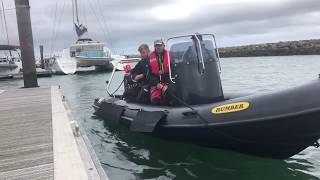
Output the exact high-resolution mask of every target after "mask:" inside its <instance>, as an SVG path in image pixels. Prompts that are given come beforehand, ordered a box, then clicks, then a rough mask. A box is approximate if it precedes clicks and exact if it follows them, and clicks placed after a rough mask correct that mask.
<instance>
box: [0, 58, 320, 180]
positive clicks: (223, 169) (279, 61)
mask: <svg viewBox="0 0 320 180" xmlns="http://www.w3.org/2000/svg"><path fill="white" fill-rule="evenodd" d="M221 66H222V74H221V75H222V84H223V89H224V92H225V93H243V94H254V93H268V92H272V91H276V90H281V89H285V88H290V87H294V86H297V85H300V84H304V83H307V82H309V81H311V80H314V79H317V78H318V76H319V75H318V74H319V73H320V56H280V57H243V58H223V59H222V60H221ZM109 77H110V73H97V72H80V73H78V74H75V75H68V76H53V77H52V78H41V79H39V85H40V86H50V85H61V86H62V88H63V90H64V93H65V95H66V97H67V100H68V101H69V103H70V105H71V108H72V111H73V113H74V115H75V117H76V118H77V119H78V120H79V121H80V122H81V124H82V126H83V127H84V128H85V130H86V132H87V134H88V136H89V139H90V140H91V143H92V145H93V146H94V149H95V151H96V153H97V155H98V157H99V158H100V161H101V162H102V164H103V167H104V169H105V171H106V172H107V174H108V176H109V179H117V180H121V179H124V180H127V179H218V180H220V179H228V180H233V179H235V180H242V179H243V180H250V179H252V180H256V179H261V180H263V179H281V180H295V179H296V180H304V179H305V180H307V179H308V180H310V179H320V149H317V148H314V147H310V148H308V149H306V150H304V151H303V152H301V153H300V154H298V155H296V156H293V157H292V158H290V159H287V160H274V159H267V158H259V157H253V156H247V155H243V154H239V153H235V152H231V151H226V150H219V149H212V148H206V147H201V146H197V145H193V144H185V143H177V142H169V141H165V140H162V139H158V138H155V137H151V136H147V135H143V134H139V133H133V132H130V131H129V130H128V129H126V128H124V127H119V126H112V125H109V124H105V125H104V123H103V121H102V120H101V119H99V118H98V117H95V116H94V115H93V112H94V111H93V108H92V104H93V100H94V98H96V97H98V96H106V83H105V82H106V80H107V79H108V78H109ZM122 77H123V73H122V72H117V74H116V79H117V83H120V82H121V80H122ZM117 83H115V84H113V87H114V89H116V87H117V86H118V85H119V84H117ZM191 84H192V82H190V85H191ZM22 86H23V81H22V80H10V81H0V89H10V88H12V87H22ZM119 93H121V91H119ZM319 93H320V92H319ZM314 98H320V96H319V97H314ZM275 103H281V102H275ZM296 103H299V102H296Z"/></svg>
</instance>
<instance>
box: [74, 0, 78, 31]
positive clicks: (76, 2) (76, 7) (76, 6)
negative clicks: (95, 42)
mask: <svg viewBox="0 0 320 180" xmlns="http://www.w3.org/2000/svg"><path fill="white" fill-rule="evenodd" d="M74 5H75V10H76V18H77V23H78V25H79V14H78V0H74Z"/></svg>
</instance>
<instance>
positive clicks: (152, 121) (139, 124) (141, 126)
mask: <svg viewBox="0 0 320 180" xmlns="http://www.w3.org/2000/svg"><path fill="white" fill-rule="evenodd" d="M165 116H166V113H165V112H163V111H153V112H150V111H138V113H137V116H136V117H135V119H134V120H133V121H132V122H131V125H130V130H131V131H134V132H153V130H154V128H155V127H156V126H157V124H158V123H159V121H160V120H161V119H162V118H164V117H165Z"/></svg>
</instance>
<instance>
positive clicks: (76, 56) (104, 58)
mask: <svg viewBox="0 0 320 180" xmlns="http://www.w3.org/2000/svg"><path fill="white" fill-rule="evenodd" d="M72 10H73V23H74V27H75V31H76V34H77V38H78V40H77V41H76V43H75V44H73V45H71V46H70V47H69V48H65V49H64V50H63V53H62V56H60V57H56V58H55V60H54V62H55V64H54V66H53V67H54V69H55V71H56V73H58V74H74V73H75V72H76V71H77V69H79V68H82V67H91V66H95V67H96V68H98V69H102V70H112V68H113V66H112V64H111V63H110V61H111V60H113V59H112V58H111V56H110V55H111V53H110V51H106V49H108V48H107V47H106V45H105V44H104V43H101V42H98V41H94V40H92V39H91V38H85V37H83V36H84V35H85V34H87V32H88V28H87V27H86V26H84V25H83V24H81V23H80V21H79V15H78V1H77V0H72Z"/></svg>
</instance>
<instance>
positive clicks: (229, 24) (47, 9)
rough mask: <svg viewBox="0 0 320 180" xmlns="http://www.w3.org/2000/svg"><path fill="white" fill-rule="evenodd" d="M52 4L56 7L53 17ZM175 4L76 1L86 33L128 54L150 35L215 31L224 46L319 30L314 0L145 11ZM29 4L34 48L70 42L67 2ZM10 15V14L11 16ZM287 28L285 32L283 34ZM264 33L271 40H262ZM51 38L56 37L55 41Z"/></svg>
mask: <svg viewBox="0 0 320 180" xmlns="http://www.w3.org/2000/svg"><path fill="white" fill-rule="evenodd" d="M9 1H10V0H5V2H7V3H6V4H9V6H12V3H11V4H10V3H8V2H9ZM56 2H58V9H57V16H56V17H57V18H56V21H54V12H55V6H56ZM174 2H175V1H172V0H163V1H150V0H139V1H132V0H91V1H85V0H79V5H80V8H79V10H80V12H81V13H80V19H81V21H82V23H84V24H86V25H87V26H88V28H89V35H90V37H92V38H93V39H95V40H100V41H103V42H107V44H109V45H110V46H111V47H112V48H113V49H114V50H116V51H118V52H129V53H132V52H136V47H137V46H138V44H139V43H142V42H148V43H151V42H152V40H153V39H155V38H159V37H163V38H168V37H170V36H172V35H181V34H188V33H193V32H209V33H216V34H217V35H218V39H219V41H220V42H221V44H223V45H224V46H233V45H236V44H243V43H246V42H250V43H257V42H261V41H268V40H270V41H280V40H290V39H291V40H294V39H304V38H308V37H319V36H320V34H319V33H317V31H314V29H318V23H317V20H318V19H319V15H318V16H312V14H315V13H318V14H320V9H319V7H320V1H319V0H304V1H301V0H284V1H279V2H274V1H271V2H268V1H255V2H250V1H248V2H246V3H234V4H222V3H220V4H218V5H215V6H213V5H210V6H206V7H203V8H202V9H199V10H198V11H196V12H194V13H192V14H191V15H190V16H189V17H187V18H185V19H179V20H158V19H156V18H155V17H153V16H151V15H150V14H149V11H150V10H151V9H152V8H154V7H158V6H161V5H170V4H172V3H174ZM30 3H31V14H32V22H33V32H34V39H35V44H36V46H38V45H39V44H44V45H45V46H46V47H48V49H50V48H49V47H52V46H54V47H55V48H53V49H54V50H55V51H57V50H59V49H60V50H61V49H62V48H63V47H65V46H68V44H71V43H72V42H74V41H75V38H76V37H75V33H74V32H73V24H72V8H71V1H70V2H69V0H68V1H66V0H55V1H45V2H44V1H43V0H31V1H30ZM63 4H64V6H63ZM163 13H166V12H163ZM317 17H318V18H317ZM10 19H11V20H12V19H14V17H12V16H10ZM12 21H14V20H12ZM54 23H55V26H54ZM13 24H15V23H13ZM301 27H303V28H304V29H305V32H303V31H302V30H301ZM15 31H16V25H11V26H10V32H15ZM286 31H290V32H288V33H287V34H286V33H285V32H286ZM318 32H319V31H318ZM12 34H15V35H13V36H11V38H12V39H14V38H15V37H17V33H12ZM53 35H54V36H53ZM264 35H265V36H266V37H270V38H269V39H263V36H264ZM52 37H55V38H54V40H52V39H51V38H52ZM275 38H279V39H275ZM232 39H234V40H232ZM0 40H1V38H0ZM0 42H1V41H0ZM234 43H236V44H234Z"/></svg>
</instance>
